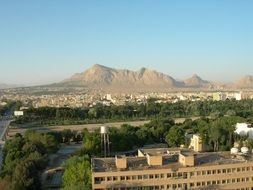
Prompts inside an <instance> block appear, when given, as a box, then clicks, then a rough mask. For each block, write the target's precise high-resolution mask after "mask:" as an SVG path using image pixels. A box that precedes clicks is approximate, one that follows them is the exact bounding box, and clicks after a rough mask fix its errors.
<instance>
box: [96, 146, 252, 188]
mask: <svg viewBox="0 0 253 190" xmlns="http://www.w3.org/2000/svg"><path fill="white" fill-rule="evenodd" d="M92 188H93V189H96V190H102V189H115V190H116V189H117V190H118V189H171V190H172V189H173V190H174V189H178V190H189V189H229V190H233V189H235V190H251V189H253V157H252V154H251V153H248V154H243V153H238V154H236V155H235V154H231V153H230V152H219V153H218V152H214V153H212V152H208V153H196V152H194V151H190V150H187V149H169V148H160V149H140V150H138V156H136V157H126V156H116V157H113V158H93V159H92Z"/></svg>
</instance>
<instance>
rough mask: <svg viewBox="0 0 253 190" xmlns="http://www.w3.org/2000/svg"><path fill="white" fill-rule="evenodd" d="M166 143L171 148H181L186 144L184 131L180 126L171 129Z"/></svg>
mask: <svg viewBox="0 0 253 190" xmlns="http://www.w3.org/2000/svg"><path fill="white" fill-rule="evenodd" d="M166 142H167V143H168V145H169V147H179V146H180V145H181V144H184V143H185V134H184V131H183V130H182V129H181V128H180V127H178V126H173V127H171V128H170V130H169V132H168V134H167V135H166Z"/></svg>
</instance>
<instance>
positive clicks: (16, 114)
mask: <svg viewBox="0 0 253 190" xmlns="http://www.w3.org/2000/svg"><path fill="white" fill-rule="evenodd" d="M23 115H24V112H23V111H14V116H23Z"/></svg>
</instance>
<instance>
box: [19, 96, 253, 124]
mask: <svg viewBox="0 0 253 190" xmlns="http://www.w3.org/2000/svg"><path fill="white" fill-rule="evenodd" d="M223 115H229V116H240V117H244V118H248V117H252V118H253V100H241V101H236V100H227V101H195V102H192V101H179V102H177V103H154V102H152V101H149V103H147V104H131V105H123V106H109V107H108V106H102V105H96V106H94V107H91V108H88V107H85V108H53V107H42V108H30V109H28V110H27V111H26V113H25V116H23V117H20V118H18V120H17V121H16V122H17V123H24V122H29V121H40V122H41V124H52V125H54V124H79V123H92V122H101V121H102V122H103V121H105V122H106V121H118V120H136V119H149V118H155V117H172V118H177V117H192V116H203V117H204V116H212V117H219V116H223Z"/></svg>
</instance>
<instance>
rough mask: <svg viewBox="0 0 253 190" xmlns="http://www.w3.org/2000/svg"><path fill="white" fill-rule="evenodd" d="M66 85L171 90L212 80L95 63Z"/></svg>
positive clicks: (203, 85)
mask: <svg viewBox="0 0 253 190" xmlns="http://www.w3.org/2000/svg"><path fill="white" fill-rule="evenodd" d="M61 84H63V85H65V86H86V87H89V88H93V89H108V90H112V89H116V90H134V91H136V90H138V91H145V90H169V89H176V88H203V87H207V86H208V84H210V82H208V81H205V80H202V79H201V78H200V77H199V76H197V75H194V76H193V77H191V78H190V79H186V80H185V81H182V82H180V81H177V80H175V79H174V78H172V77H171V76H169V75H166V74H163V73H160V72H157V71H155V70H150V69H147V68H141V69H140V70H138V71H130V70H125V69H114V68H109V67H105V66H103V65H98V64H96V65H93V66H92V67H91V68H89V69H87V70H86V71H84V72H82V73H77V74H74V75H73V76H72V77H71V78H69V79H66V80H64V81H62V82H61Z"/></svg>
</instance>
